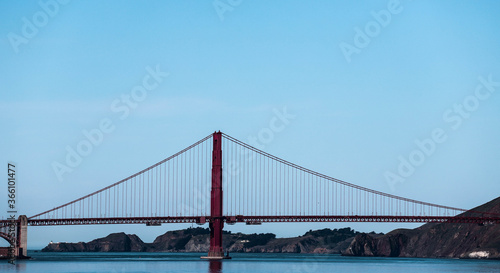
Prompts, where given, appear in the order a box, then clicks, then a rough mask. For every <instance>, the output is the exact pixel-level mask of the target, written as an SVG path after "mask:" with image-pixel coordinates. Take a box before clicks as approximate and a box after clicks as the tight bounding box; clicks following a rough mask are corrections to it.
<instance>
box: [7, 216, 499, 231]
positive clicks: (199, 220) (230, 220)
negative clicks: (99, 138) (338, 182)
mask: <svg viewBox="0 0 500 273" xmlns="http://www.w3.org/2000/svg"><path fill="white" fill-rule="evenodd" d="M215 219H222V220H223V221H224V222H226V223H227V224H235V223H246V224H248V225H252V224H261V223H287V222H376V223H381V222H389V223H466V224H500V217H480V216H393V215H379V216H372V215H369V216H363V215H348V216H345V215H332V216H324V215H308V216H296V215H288V216H287V215H284V216H243V215H236V216H223V217H209V216H189V217H186V216H177V217H129V218H124V217H115V218H65V219H28V226H61V225H103V224H105V225H108V224H145V225H148V226H156V225H160V224H168V223H194V224H200V225H202V224H205V223H210V222H212V221H214V220H215ZM10 223H11V221H10V220H0V228H2V227H7V226H8V225H9V224H10Z"/></svg>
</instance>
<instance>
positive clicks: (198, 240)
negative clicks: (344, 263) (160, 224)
mask: <svg viewBox="0 0 500 273" xmlns="http://www.w3.org/2000/svg"><path fill="white" fill-rule="evenodd" d="M357 234H359V233H358V232H355V231H353V230H351V229H350V228H344V229H334V230H330V229H323V230H317V231H309V232H307V233H306V234H304V235H303V236H299V237H294V238H276V235H274V234H272V233H266V234H242V233H234V234H232V233H230V232H224V234H223V242H224V249H227V250H229V251H230V252H253V253H262V252H273V253H341V250H343V249H346V248H347V247H348V246H349V243H350V242H351V241H352V240H353V238H354V236H355V235H357ZM209 247H210V233H209V230H208V229H203V228H189V229H185V230H175V231H169V232H167V233H165V234H163V235H160V236H158V237H157V238H156V239H155V240H154V242H153V243H144V242H143V241H142V240H141V239H139V237H137V236H136V235H127V234H125V233H113V234H110V235H108V236H107V237H104V238H100V239H96V240H93V241H91V242H88V243H83V242H80V243H51V244H49V245H48V246H47V247H45V248H44V249H42V251H44V252H63V251H67V252H99V251H102V252H131V251H132V252H135V251H147V252H208V249H209Z"/></svg>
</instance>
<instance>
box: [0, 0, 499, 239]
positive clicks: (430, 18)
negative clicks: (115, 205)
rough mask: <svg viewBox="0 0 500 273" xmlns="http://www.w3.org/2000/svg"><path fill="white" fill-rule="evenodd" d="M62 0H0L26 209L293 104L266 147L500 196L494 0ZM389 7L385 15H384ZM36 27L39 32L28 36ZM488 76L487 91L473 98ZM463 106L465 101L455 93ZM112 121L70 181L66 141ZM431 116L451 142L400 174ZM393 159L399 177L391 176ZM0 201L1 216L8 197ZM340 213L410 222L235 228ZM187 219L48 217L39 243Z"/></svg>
mask: <svg viewBox="0 0 500 273" xmlns="http://www.w3.org/2000/svg"><path fill="white" fill-rule="evenodd" d="M62 2H64V1H61V2H53V1H50V0H42V1H40V2H38V1H23V2H22V3H20V2H15V1H2V2H1V3H0V17H1V18H2V23H1V24H0V60H1V62H0V75H1V77H0V92H1V95H2V99H1V100H0V114H1V116H2V118H1V119H0V128H1V129H0V130H1V132H2V141H1V143H0V151H1V153H0V162H3V164H6V163H7V162H8V161H14V162H16V163H17V164H18V173H19V198H18V202H19V206H20V211H21V212H22V213H23V214H27V215H28V216H29V215H33V214H36V213H38V212H41V211H42V210H46V209H50V208H52V207H55V206H58V205H60V204H62V203H65V202H67V201H70V200H73V199H75V198H78V197H80V196H82V195H84V194H87V193H89V192H92V191H94V190H97V189H100V188H102V187H105V186H107V185H109V184H112V183H114V182H116V181H118V180H120V179H122V178H124V177H126V176H128V175H130V174H132V173H135V172H137V171H139V170H141V169H143V168H145V167H148V166H149V165H151V164H153V163H156V162H157V161H160V160H162V159H164V158H166V157H168V156H170V155H171V154H173V153H175V152H177V151H179V150H181V149H183V148H185V147H186V146H188V145H190V144H192V143H194V142H195V141H197V140H199V139H201V138H203V137H205V136H206V135H208V134H210V133H211V132H213V131H215V130H221V131H223V132H225V133H227V134H229V135H231V136H233V137H235V138H238V139H240V140H243V141H247V140H248V139H249V137H252V136H258V134H259V132H261V131H262V130H263V129H265V128H268V127H269V122H270V120H271V119H272V118H273V117H274V116H275V113H274V111H273V109H278V110H282V109H284V108H286V109H287V111H288V112H289V113H290V114H293V115H294V116H295V118H293V119H292V120H291V122H290V123H289V124H288V125H287V126H286V128H285V129H284V130H282V131H280V132H276V133H275V135H274V138H273V140H272V141H270V142H269V143H267V144H266V145H265V147H264V150H265V151H266V152H269V153H271V154H274V155H277V156H280V157H282V158H284V159H287V160H289V161H291V162H294V163H297V164H299V165H303V166H305V167H308V168H310V169H313V170H316V171H318V172H321V173H324V174H326V175H329V176H332V177H335V178H339V179H343V180H345V181H348V182H351V183H354V184H358V185H361V186H364V187H368V188H372V189H376V190H380V191H384V192H390V193H393V194H396V195H400V196H404V197H408V198H413V199H418V200H422V201H427V202H432V203H438V204H443V205H450V206H456V207H461V208H472V207H474V206H476V205H479V204H482V203H484V202H487V201H489V200H491V199H493V198H496V197H498V193H499V192H500V183H499V182H500V168H499V165H500V153H499V151H500V144H499V142H498V140H499V139H500V127H499V126H498V124H500V87H499V86H498V82H500V50H499V48H500V35H499V34H500V33H499V32H500V30H499V28H498V26H499V25H500V19H498V16H497V13H498V12H497V11H498V10H499V9H500V3H498V1H480V2H478V1H403V0H402V1H399V3H398V2H397V1H389V0H383V1H356V2H354V1H352V2H348V1H314V2H308V1H245V0H243V1H241V2H237V1H233V2H231V3H233V4H235V5H234V6H230V9H228V10H226V11H225V12H223V13H221V11H220V10H219V13H218V12H217V10H216V8H214V4H213V3H214V2H213V1H141V2H137V1H119V2H118V1H105V2H102V1H76V0H73V1H69V2H68V3H62ZM40 3H42V4H40ZM43 3H48V4H49V8H48V10H49V11H47V9H46V8H45V9H44V4H43ZM53 3H56V5H53ZM219 3H224V4H225V5H229V2H227V1H224V0H221V2H219ZM50 4H52V5H50ZM226 7H228V6H226ZM395 10H398V12H394V13H392V12H391V11H395ZM387 12H389V14H391V15H390V19H388V18H387V17H385V21H384V22H383V24H384V25H385V26H383V25H382V23H379V22H377V20H376V18H375V17H374V15H373V13H375V14H387ZM49 13H51V14H49ZM44 14H45V15H44ZM44 16H45V17H44ZM44 19H46V20H44ZM379 19H380V18H379ZM36 20H38V21H36ZM26 22H29V23H26ZM35 23H36V25H35ZM26 24H33V26H34V28H35V29H36V30H35V31H36V34H33V33H32V32H31V33H29V31H28V33H27V34H29V35H26V33H24V34H23V28H24V29H25V30H26ZM37 25H38V26H37ZM377 25H378V29H377ZM370 27H372V28H370ZM356 29H359V30H361V31H362V32H363V34H364V35H366V37H367V38H369V42H367V40H366V39H365V40H364V44H362V46H363V47H362V48H361V47H359V48H357V52H358V53H353V54H351V55H349V56H347V57H346V54H344V52H343V51H342V49H341V45H345V44H349V45H350V46H356V39H358V42H359V39H360V38H359V37H357V36H356V35H357V31H356ZM367 29H368V30H367ZM31 30H33V29H31ZM370 31H371V32H370ZM368 34H371V36H368ZM12 37H16V39H17V40H13V38H12ZM19 39H21V40H22V41H23V43H19V41H21V40H19ZM23 39H24V40H23ZM16 41H17V42H16ZM358 45H359V43H358ZM348 59H350V61H349V60H348ZM148 67H149V68H151V69H156V68H158V69H159V70H161V71H163V72H165V73H168V76H166V77H164V78H163V79H162V81H161V82H158V86H157V87H156V88H154V89H152V90H150V91H148V93H147V96H146V97H145V99H144V100H142V101H140V102H138V103H137V107H135V108H130V109H129V110H130V113H129V115H128V116H127V117H126V118H123V119H121V118H120V117H121V115H120V114H119V113H117V112H116V111H113V108H112V107H111V105H112V104H113V102H114V101H115V100H120V99H121V96H122V95H127V94H130V93H131V90H133V88H134V87H135V86H137V85H141V83H142V81H143V78H144V77H145V76H146V75H148V73H149V72H148V69H147V68H148ZM480 78H482V79H484V80H483V81H482V80H480ZM484 81H486V82H488V81H489V82H490V84H489V86H484V84H483V82H484ZM495 82H496V83H497V84H496V85H495ZM478 86H480V87H479V88H480V92H481V93H479V94H481V95H482V96H486V95H488V96H487V98H484V99H478V98H477V95H476V93H475V90H476V89H477V88H478ZM488 88H490V89H491V90H492V91H491V90H490V89H488ZM474 98H476V99H475V100H474ZM464 103H465V104H467V107H466V109H465V114H464V113H463V115H461V114H460V113H458V112H457V110H456V109H457V108H454V106H455V105H460V104H464ZM467 109H468V110H467ZM469 110H470V111H469ZM443 116H447V117H448V118H447V119H446V118H443ZM465 116H467V117H465ZM103 119H109V120H111V121H112V124H113V126H114V130H113V132H111V133H109V134H106V135H105V136H104V140H103V141H102V143H100V145H98V146H97V147H94V149H93V151H92V152H91V153H90V154H89V155H88V156H87V157H84V159H83V161H82V162H81V164H79V165H78V166H77V167H75V168H74V170H73V172H71V173H66V174H64V175H63V179H62V180H61V179H58V177H57V175H56V173H55V172H54V170H53V167H52V164H53V162H55V161H56V162H64V160H65V156H66V153H67V152H66V146H70V147H76V145H77V144H78V143H79V142H80V141H81V140H83V139H84V138H85V137H84V135H83V133H82V131H83V130H91V129H94V128H98V127H99V123H100V121H101V120H103ZM457 120H461V123H460V124H459V125H458V121H457ZM436 128H437V129H441V130H442V131H443V132H444V134H445V136H446V140H444V141H443V142H442V143H436V145H435V149H433V151H432V153H430V154H429V155H427V154H425V156H424V159H423V163H421V164H419V165H418V166H415V167H414V170H413V172H412V174H411V175H408V176H407V177H402V176H401V175H400V173H399V172H398V166H399V165H400V164H401V161H400V157H402V158H404V159H407V160H410V159H409V157H410V155H412V154H413V155H416V156H418V153H419V151H420V152H421V153H424V151H422V150H421V149H420V150H419V147H418V146H417V145H416V144H415V140H420V141H423V140H424V139H429V138H432V132H433V130H435V129H436ZM419 163H420V162H419ZM388 172H390V173H392V174H395V175H399V176H400V177H401V178H402V179H403V180H404V181H401V180H399V181H398V182H397V183H392V184H391V183H390V182H388V179H387V178H386V176H387V173H388ZM0 202H1V203H2V205H1V207H3V208H5V209H3V210H2V213H4V211H6V204H7V199H6V197H5V195H4V194H0ZM1 215H4V214H1ZM344 226H352V227H354V228H356V229H358V230H361V231H371V230H375V231H377V232H380V231H381V232H387V231H389V230H391V229H393V228H395V227H400V226H402V225H387V224H352V225H351V224H344V223H332V224H296V225H286V224H267V225H262V226H258V227H255V226H251V227H247V226H244V225H235V226H231V227H228V229H230V230H233V231H244V232H274V233H276V234H278V236H295V235H299V234H303V233H304V232H305V231H307V230H309V229H311V228H312V229H315V228H323V227H330V228H338V227H344ZM185 227H187V226H186V225H163V226H162V227H159V228H158V227H154V228H150V227H148V228H146V227H144V226H102V227H90V226H75V227H37V228H30V230H29V236H30V237H29V238H30V239H29V243H30V246H31V247H42V246H44V245H45V244H46V243H47V242H48V241H50V240H54V241H87V240H90V239H93V238H95V237H97V236H105V235H107V234H108V233H110V232H116V231H125V232H127V233H137V234H138V235H139V236H140V237H141V238H143V239H144V240H145V241H152V240H153V239H154V238H155V237H156V236H157V235H159V234H162V233H163V232H165V231H167V230H170V229H176V228H185ZM409 227H414V226H409Z"/></svg>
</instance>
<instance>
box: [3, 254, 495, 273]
mask: <svg viewBox="0 0 500 273" xmlns="http://www.w3.org/2000/svg"><path fill="white" fill-rule="evenodd" d="M28 254H29V255H30V256H31V257H32V259H31V260H18V261H17V262H16V265H10V264H8V263H7V261H6V260H0V272H2V273H3V272H30V273H31V272H33V273H35V272H208V273H222V272H224V273H228V272H242V273H246V272H263V273H264V272H370V273H378V272H405V273H410V272H500V261H498V260H459V259H416V258H374V257H343V256H340V255H324V254H322V255H319V254H282V253H279V254H270V253H265V254H250V253H232V254H231V256H232V259H231V260H223V261H207V260H202V259H200V256H202V255H205V253H144V252H140V253H139V252H138V253H129V252H127V253H44V252H34V251H29V252H28Z"/></svg>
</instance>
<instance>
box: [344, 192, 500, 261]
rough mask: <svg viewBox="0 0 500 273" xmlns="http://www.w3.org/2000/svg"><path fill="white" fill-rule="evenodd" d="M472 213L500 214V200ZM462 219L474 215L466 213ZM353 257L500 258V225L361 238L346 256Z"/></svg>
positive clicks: (430, 228)
mask: <svg viewBox="0 0 500 273" xmlns="http://www.w3.org/2000/svg"><path fill="white" fill-rule="evenodd" d="M473 211H482V212H489V213H500V198H497V199H494V200H492V201H490V202H488V203H486V204H484V205H481V206H479V207H477V208H474V209H473ZM462 215H463V216H467V215H473V213H471V212H465V213H463V214H462ZM343 254H344V255H353V256H381V257H423V258H440V257H443V258H490V259H498V258H500V225H478V224H446V223H442V224H426V225H423V226H421V227H419V228H416V229H412V230H408V229H397V230H394V231H392V232H389V233H387V234H386V235H384V236H381V237H379V238H373V237H371V236H370V235H366V234H362V235H358V236H356V237H355V238H354V240H353V241H352V243H351V244H350V246H349V247H348V248H347V249H346V250H345V251H344V252H343Z"/></svg>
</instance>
